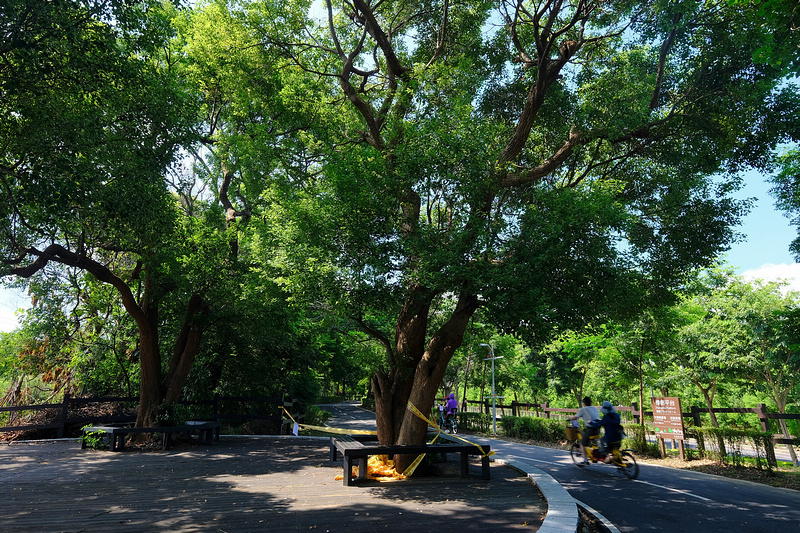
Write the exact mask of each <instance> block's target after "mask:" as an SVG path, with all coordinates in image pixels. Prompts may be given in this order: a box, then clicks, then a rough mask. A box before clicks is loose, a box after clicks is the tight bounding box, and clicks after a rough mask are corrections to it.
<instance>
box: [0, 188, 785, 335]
mask: <svg viewBox="0 0 800 533" xmlns="http://www.w3.org/2000/svg"><path fill="white" fill-rule="evenodd" d="M769 187H770V185H769V184H768V183H765V180H764V178H763V177H762V176H760V175H759V174H757V173H754V172H750V173H748V174H747V175H746V185H745V187H744V188H743V189H742V191H740V192H739V193H738V194H737V197H739V198H750V197H753V198H756V199H757V200H756V202H755V206H754V207H753V210H752V211H751V212H750V214H749V215H748V216H747V217H746V218H745V219H744V220H743V224H742V226H741V227H740V228H739V230H740V231H741V232H742V233H744V234H746V235H747V240H746V241H744V242H742V243H739V244H736V245H734V246H733V248H731V250H730V252H728V254H726V256H725V259H726V261H727V263H728V264H730V265H732V266H734V267H736V271H737V273H739V274H741V275H742V276H744V277H745V278H747V279H763V280H766V281H773V280H778V279H785V280H787V281H790V286H791V287H792V288H793V289H795V290H798V291H800V264H797V263H795V262H794V259H793V258H792V255H791V254H790V253H789V244H790V243H791V242H792V240H793V239H794V238H795V236H796V235H797V231H796V230H795V228H794V227H792V226H791V225H790V224H789V219H788V218H786V217H785V216H784V215H783V213H781V212H780V211H778V210H776V209H775V205H774V203H775V202H774V200H773V199H772V197H771V196H770V195H769ZM795 280H796V281H795ZM29 305H30V299H29V298H28V297H27V296H26V295H24V294H19V293H15V292H14V291H10V290H8V289H4V288H0V331H11V330H12V329H14V328H15V327H16V325H17V320H16V317H15V316H14V315H15V312H16V310H17V309H19V308H21V307H28V306H29Z"/></svg>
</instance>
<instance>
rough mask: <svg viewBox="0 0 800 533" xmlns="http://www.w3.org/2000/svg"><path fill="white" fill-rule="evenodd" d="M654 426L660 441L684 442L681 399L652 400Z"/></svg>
mask: <svg viewBox="0 0 800 533" xmlns="http://www.w3.org/2000/svg"><path fill="white" fill-rule="evenodd" d="M652 401H653V425H654V426H655V427H656V437H658V438H660V439H672V440H683V417H682V416H681V399H680V398H652Z"/></svg>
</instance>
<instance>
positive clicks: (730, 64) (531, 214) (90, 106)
mask: <svg viewBox="0 0 800 533" xmlns="http://www.w3.org/2000/svg"><path fill="white" fill-rule="evenodd" d="M775 2H777V3H778V4H780V6H781V10H782V11H781V12H780V14H779V15H775V16H772V15H770V16H767V15H765V13H767V11H764V9H765V8H766V7H767V4H771V2H769V1H766V2H757V3H752V4H747V5H740V4H741V3H740V2H737V1H730V2H728V1H724V0H708V1H704V2H681V3H668V2H667V3H665V2H662V1H646V2H639V1H637V2H633V1H629V0H614V1H599V0H579V1H577V2H571V3H566V2H561V1H552V0H540V1H532V2H529V1H512V0H504V1H502V2H483V1H471V0H470V1H467V2H463V3H458V4H454V3H451V2H449V1H448V0H444V1H442V2H430V1H427V0H422V1H414V2H398V1H394V0H384V1H381V2H369V1H367V0H352V1H350V0H343V1H341V2H336V3H333V2H331V1H326V2H325V3H324V5H322V4H313V5H312V4H311V3H310V2H307V1H299V0H291V1H282V2H277V1H271V0H258V1H255V0H253V1H250V0H234V1H228V0H225V1H223V0H205V1H201V2H198V3H196V4H195V5H193V6H192V7H190V8H187V9H185V10H179V9H174V8H171V7H169V6H166V5H149V4H146V3H145V4H139V5H137V7H135V8H129V7H126V6H128V4H127V3H120V4H119V5H117V3H115V2H113V1H111V0H109V1H108V2H97V3H93V2H79V1H75V2H67V3H66V6H67V7H68V8H69V9H64V10H60V9H55V8H54V9H52V10H50V11H42V12H38V11H35V10H32V9H31V6H32V5H33V4H34V3H35V2H33V1H32V0H30V1H24V0H18V1H17V2H15V3H14V6H15V10H9V11H8V13H9V15H4V16H6V17H7V20H4V21H3V22H2V28H3V31H5V32H6V33H7V34H9V35H12V37H13V38H11V39H9V40H8V42H9V43H11V44H10V45H9V46H7V47H5V48H3V49H2V58H3V64H2V67H0V68H3V69H4V70H2V71H0V84H1V85H0V90H2V91H3V92H4V94H8V95H9V98H4V99H3V102H4V103H2V104H0V106H4V107H2V116H0V120H2V121H4V124H6V123H7V124H8V126H9V127H8V128H4V129H3V133H2V134H0V135H3V138H2V139H3V143H4V146H7V147H8V148H7V150H6V151H5V152H4V154H5V155H4V159H3V162H2V166H0V171H1V172H2V183H0V187H3V193H4V198H5V199H6V200H4V202H5V203H4V204H3V205H4V206H5V207H4V214H5V217H4V220H5V230H4V233H3V236H4V239H3V243H2V246H3V247H4V256H5V257H6V258H7V261H6V265H7V270H6V272H7V273H15V274H17V275H22V276H27V275H31V274H33V273H34V272H42V270H41V268H42V267H43V266H44V265H45V264H46V263H47V262H54V261H55V262H60V263H61V264H64V265H67V266H70V267H77V268H81V269H85V270H86V271H88V272H90V273H92V274H93V275H94V276H96V277H97V278H98V279H100V281H104V282H110V283H112V285H114V286H115V287H116V288H117V290H118V291H120V294H121V295H122V298H123V300H124V301H126V302H127V303H126V304H125V307H126V309H127V310H128V312H129V314H130V315H131V316H132V317H133V318H134V319H136V321H137V324H139V331H140V339H141V338H145V337H147V338H151V339H152V340H151V341H150V342H151V343H152V342H158V341H157V339H158V336H157V335H151V334H150V333H147V331H150V330H152V329H153V325H154V324H155V323H156V322H155V321H157V316H158V315H157V314H156V313H155V310H156V308H155V307H153V308H148V302H156V301H159V302H162V303H161V304H160V305H162V306H163V305H165V304H164V303H163V302H164V300H163V297H164V295H166V294H168V293H169V294H170V296H171V299H176V300H177V301H180V302H182V307H180V306H179V307H180V310H178V308H177V307H176V308H175V309H172V310H170V313H171V315H170V316H174V317H175V321H174V328H173V329H174V330H175V331H174V332H173V335H172V337H173V338H175V339H177V340H178V341H180V340H181V339H184V340H185V339H186V338H188V337H186V336H185V335H184V333H186V335H188V333H189V332H191V331H195V332H196V335H199V334H200V330H202V329H203V328H202V327H201V324H202V323H203V319H202V317H203V316H206V313H207V311H208V307H209V302H211V301H216V302H219V303H220V304H221V305H220V307H224V308H226V309H227V307H225V306H228V305H230V306H235V305H246V304H244V302H243V300H242V298H245V297H246V298H247V299H252V298H258V297H259V295H261V294H281V295H286V297H287V299H288V300H287V301H288V303H289V304H290V305H292V306H294V309H302V311H301V312H300V315H302V316H305V317H306V318H307V319H309V320H311V319H312V317H313V318H314V319H316V317H317V316H319V317H322V318H320V319H319V322H323V321H324V322H326V323H328V324H331V323H335V324H336V326H335V327H337V328H339V329H340V330H347V331H349V332H355V331H358V335H362V336H366V337H367V338H369V339H371V340H372V342H374V344H375V346H377V348H378V349H379V350H380V352H381V354H382V356H383V358H382V361H381V362H380V363H378V364H377V365H376V368H375V372H374V374H373V376H372V379H371V391H372V393H373V394H374V395H375V399H376V409H377V420H378V432H379V438H380V440H381V441H383V442H406V443H408V442H415V441H419V440H420V439H422V438H424V434H425V426H424V422H422V421H421V420H419V419H417V418H416V417H415V416H414V415H413V414H411V413H410V412H409V411H408V410H407V404H408V402H411V403H413V404H414V405H416V406H417V407H418V408H420V409H421V410H423V411H425V410H426V409H428V408H430V406H431V405H432V403H433V400H434V396H435V394H436V391H437V388H438V386H439V384H440V383H441V382H442V379H443V378H444V376H445V372H446V369H447V366H448V363H449V362H450V360H451V358H452V357H453V356H454V354H455V353H456V350H457V349H458V348H459V347H460V346H461V345H462V343H463V341H464V338H465V335H466V332H467V328H468V326H469V325H470V323H471V321H472V320H473V319H474V317H476V316H478V315H477V314H478V313H479V314H480V317H481V320H483V321H486V322H488V323H491V324H492V325H493V326H494V327H496V328H497V329H498V330H499V332H503V333H512V334H515V335H518V336H520V338H522V339H524V340H525V341H527V342H528V344H529V345H530V346H532V347H533V346H539V345H541V344H542V343H543V342H545V341H547V340H548V339H550V338H552V336H553V335H554V334H556V333H559V332H566V331H569V330H579V329H580V328H582V327H584V326H586V325H588V324H598V323H601V322H603V321H605V320H608V319H611V318H614V319H619V320H621V319H625V318H630V317H636V316H638V313H639V312H640V311H641V310H642V309H644V308H646V307H658V306H662V305H666V304H669V303H671V302H672V301H673V298H674V296H673V290H674V289H676V288H678V287H680V286H681V285H682V284H683V283H684V282H685V279H686V276H687V275H688V274H689V273H691V272H693V271H695V270H696V269H699V268H703V267H707V266H709V265H711V264H712V262H713V261H714V259H715V257H716V256H717V255H718V254H719V253H720V252H723V251H725V250H726V249H727V248H728V246H729V245H730V244H731V243H732V242H733V241H735V239H736V238H737V235H736V233H735V229H734V228H735V225H736V224H737V223H738V222H739V220H740V217H741V216H742V215H743V214H744V213H746V211H747V209H748V207H749V202H748V201H747V200H744V201H737V200H734V199H733V198H732V197H731V193H732V192H733V191H735V190H736V189H737V188H738V186H739V185H740V179H739V173H740V172H741V171H742V170H744V169H751V168H754V169H758V170H764V169H768V168H770V165H771V164H772V162H773V160H772V154H773V152H774V150H775V148H776V147H777V146H778V145H779V144H780V143H785V142H791V141H794V140H796V137H797V127H796V117H797V108H798V98H797V96H796V91H794V90H793V87H791V86H790V85H787V83H786V82H785V80H786V76H787V73H789V72H790V71H791V68H793V66H794V65H796V63H793V62H792V61H788V60H787V61H779V60H778V59H777V58H779V57H783V56H785V55H786V54H788V52H787V51H786V50H785V49H784V48H783V47H782V45H781V46H779V45H778V44H777V43H781V42H783V41H782V40H781V39H788V40H793V39H794V40H796V38H797V32H796V29H795V28H794V26H793V25H791V24H789V25H788V26H786V25H784V22H785V21H786V20H787V17H788V18H789V19H791V20H793V19H792V17H793V11H792V9H790V8H791V6H788V5H784V4H783V3H782V2H779V1H778V0H775ZM765 25H766V26H767V27H769V28H770V30H771V31H772V35H771V37H770V38H769V39H767V38H766V37H765V31H764V27H765ZM53 28H57V29H56V30H53ZM67 28H71V29H72V31H71V33H70V34H69V35H70V36H71V38H70V39H68V40H67V41H63V40H59V38H58V37H60V36H61V35H62V34H63V32H64V31H65V30H66V29H67ZM45 58H47V60H45ZM51 117H57V118H56V119H54V120H49V119H50V118H51ZM38 141H42V142H38ZM179 146H182V147H184V148H185V149H186V151H187V152H188V153H191V154H192V156H193V158H194V163H193V169H192V172H193V175H192V176H191V177H190V178H188V177H185V179H183V180H182V181H181V182H180V183H177V184H176V183H173V184H172V190H171V191H169V189H168V186H167V181H166V179H165V177H166V170H167V167H168V165H169V163H170V162H172V161H173V160H174V156H175V153H176V149H177V147H179ZM179 181H180V180H179ZM198 184H202V186H203V187H205V188H202V187H201V188H200V189H196V188H195V187H196V186H197V185H198ZM198 191H203V192H198ZM223 242H224V243H225V244H224V245H223V244H222V243H223ZM121 252H124V254H125V260H126V261H129V263H128V264H127V265H126V264H124V263H122V264H121V268H119V269H117V270H114V271H112V270H111V269H110V268H109V265H111V261H112V259H114V260H116V259H117V258H118V257H121V256H118V255H117V254H119V253H121ZM137 265H141V266H137ZM140 273H141V275H140ZM134 274H135V275H134ZM137 276H138V277H137ZM137 279H138V280H142V283H143V287H146V286H149V285H147V283H146V280H150V281H151V282H153V283H155V284H154V285H152V287H158V290H157V291H155V292H150V293H147V292H146V291H142V293H141V294H136V295H134V293H133V292H132V291H131V290H130V284H132V283H135V282H134V281H133V280H137ZM156 282H158V283H156ZM126 287H127V289H126ZM200 289H202V290H200ZM126 291H127V292H126ZM128 293H129V294H130V296H128ZM145 295H149V296H148V297H147V298H144V296H145ZM138 296H142V298H137V297H138ZM126 298H127V300H125V299H126ZM148 298H150V299H148ZM162 308H163V307H162ZM168 308H169V307H168ZM137 309H138V310H137ZM147 309H151V310H152V311H153V312H152V313H150V314H148V313H142V310H147ZM178 316H181V317H185V319H186V320H184V321H183V322H182V321H181V320H180V319H178V318H177V317H178ZM148 324H149V325H148ZM181 324H183V325H181ZM184 326H185V328H184ZM148 328H149V329H148ZM186 328H188V329H186ZM193 328H194V329H193ZM151 333H152V332H151ZM229 333H230V334H231V335H232V337H228V340H229V341H230V343H231V344H229V345H238V346H249V345H251V343H249V342H243V343H237V342H235V341H234V337H236V335H237V332H236V328H233V329H231V330H229ZM238 333H241V331H239V332H238ZM226 335H227V333H226ZM359 338H361V337H359ZM320 339H321V338H320ZM195 341H196V342H195V344H197V343H199V337H196V338H195ZM320 342H322V340H320ZM226 345H228V344H226ZM149 350H150V351H151V352H153V353H157V352H158V351H159V349H158V347H157V346H151V347H150V348H149ZM179 351H180V350H178V349H177V348H175V349H174V353H179ZM193 361H194V356H192V357H189V358H187V359H185V360H184V363H185V364H189V365H190V364H191V363H192V362H193ZM143 362H144V359H143ZM639 363H640V364H639V366H638V372H639V374H640V381H641V372H642V365H641V361H639ZM176 364H178V366H177V367H175V368H173V367H172V366H171V365H166V364H163V363H162V362H161V360H160V359H158V358H156V357H153V360H152V361H151V363H149V364H148V365H143V366H142V372H143V375H142V381H143V383H144V382H148V383H153V382H159V381H160V380H162V376H161V375H160V374H159V372H158V371H161V370H164V369H162V368H161V367H162V366H164V367H166V368H168V369H169V370H168V371H167V376H169V375H171V372H173V370H175V369H176V368H180V369H181V372H184V373H185V372H188V371H189V369H188V368H186V367H185V366H183V365H182V364H180V363H179V362H178V363H176ZM146 367H147V368H149V369H150V370H149V371H150V372H153V373H152V375H150V376H149V377H145V369H146ZM156 374H159V375H158V376H156ZM176 383H177V384H180V380H178V381H176ZM176 386H177V385H176ZM163 388H164V387H163V386H161V389H163ZM640 389H641V387H640ZM142 394H143V396H144V395H145V389H144V388H143V389H142ZM176 394H177V392H176ZM150 395H151V396H152V397H158V398H163V397H164V390H159V391H157V392H154V391H151V393H150Z"/></svg>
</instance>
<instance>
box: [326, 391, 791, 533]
mask: <svg viewBox="0 0 800 533" xmlns="http://www.w3.org/2000/svg"><path fill="white" fill-rule="evenodd" d="M338 409H339V410H340V411H342V412H343V414H344V415H345V416H350V417H360V416H364V417H365V419H367V420H369V418H370V416H371V417H373V419H374V415H372V414H371V413H367V414H366V415H365V414H363V413H360V414H359V413H358V411H361V410H359V409H356V408H354V407H347V406H340V407H339V408H338ZM336 422H337V423H338V418H337V419H336ZM350 423H351V424H352V423H353V422H350ZM331 425H333V424H331ZM469 439H470V440H473V441H475V442H479V443H482V442H485V443H487V444H490V445H491V446H492V450H494V451H495V452H497V457H500V458H504V459H510V460H516V461H520V462H523V463H528V464H531V465H535V466H536V467H538V468H539V469H540V470H541V471H543V472H545V473H546V474H549V475H550V476H552V477H553V478H554V479H555V480H557V481H558V482H559V483H560V484H561V485H562V486H563V487H564V488H565V489H567V491H569V494H570V495H572V497H574V498H575V499H576V500H578V501H579V502H581V503H582V504H584V505H586V506H588V507H589V508H591V509H593V510H595V511H597V512H598V513H599V514H600V515H601V516H603V517H604V518H605V519H607V520H608V521H609V522H610V523H611V524H613V526H614V527H615V528H616V529H617V530H619V531H621V532H623V533H627V532H643V531H652V532H661V531H674V532H680V533H694V532H698V533H776V532H777V533H789V532H794V531H800V526H798V524H800V491H796V490H790V489H779V488H774V487H769V486H765V485H761V484H756V483H751V482H747V481H740V480H735V479H730V478H725V477H719V476H712V475H708V474H702V473H697V472H691V471H686V470H678V469H672V468H663V467H657V466H652V465H644V464H640V467H641V471H640V474H639V478H638V479H637V480H635V481H631V480H628V479H626V478H625V477H624V476H622V475H621V474H620V473H619V472H617V470H616V469H615V468H612V467H610V466H608V465H599V464H595V465H591V466H590V467H588V468H576V467H575V465H574V464H573V462H572V459H571V458H570V456H569V453H568V452H567V451H564V450H557V449H551V448H542V447H539V446H530V445H527V444H518V443H512V442H506V441H502V440H499V439H486V438H478V437H472V436H470V437H469Z"/></svg>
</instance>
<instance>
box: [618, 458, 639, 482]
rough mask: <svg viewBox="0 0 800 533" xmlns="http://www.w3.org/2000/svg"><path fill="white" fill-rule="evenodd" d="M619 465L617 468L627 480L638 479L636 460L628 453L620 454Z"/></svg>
mask: <svg viewBox="0 0 800 533" xmlns="http://www.w3.org/2000/svg"><path fill="white" fill-rule="evenodd" d="M620 455H621V456H622V458H621V461H622V462H621V464H617V468H619V469H620V470H621V471H622V473H623V474H625V477H627V478H628V479H636V478H637V477H639V465H638V464H636V459H635V458H634V457H633V455H631V454H630V452H620Z"/></svg>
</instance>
